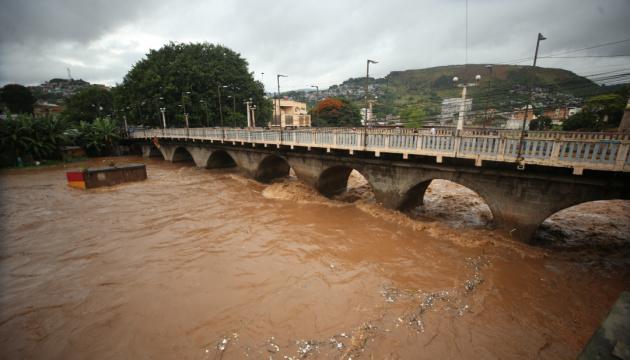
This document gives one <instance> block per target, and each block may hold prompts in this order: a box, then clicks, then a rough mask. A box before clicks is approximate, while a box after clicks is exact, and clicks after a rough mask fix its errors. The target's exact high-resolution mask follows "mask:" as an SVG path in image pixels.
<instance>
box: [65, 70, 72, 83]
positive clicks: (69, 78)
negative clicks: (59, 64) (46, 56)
mask: <svg viewBox="0 0 630 360" xmlns="http://www.w3.org/2000/svg"><path fill="white" fill-rule="evenodd" d="M66 70H68V80H72V73H71V72H70V68H69V67H67V68H66Z"/></svg>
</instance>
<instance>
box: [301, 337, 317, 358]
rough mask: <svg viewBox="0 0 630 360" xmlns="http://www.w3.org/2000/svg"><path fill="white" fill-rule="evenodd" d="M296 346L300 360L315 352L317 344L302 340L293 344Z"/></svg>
mask: <svg viewBox="0 0 630 360" xmlns="http://www.w3.org/2000/svg"><path fill="white" fill-rule="evenodd" d="M295 344H296V345H297V346H298V355H299V356H300V358H301V359H304V358H306V357H307V356H309V355H311V354H312V353H313V352H315V351H317V350H318V348H319V344H318V343H317V342H316V341H313V340H302V341H297V342H296V343H295Z"/></svg>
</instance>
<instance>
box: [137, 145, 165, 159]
mask: <svg viewBox="0 0 630 360" xmlns="http://www.w3.org/2000/svg"><path fill="white" fill-rule="evenodd" d="M141 148H142V157H145V158H150V157H162V153H161V152H160V150H158V148H157V147H155V145H153V144H143V145H142V146H141Z"/></svg>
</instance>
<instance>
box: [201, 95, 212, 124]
mask: <svg viewBox="0 0 630 360" xmlns="http://www.w3.org/2000/svg"><path fill="white" fill-rule="evenodd" d="M199 103H200V104H203V107H204V110H205V111H204V115H205V118H206V127H210V123H209V122H208V104H207V103H206V102H205V101H204V100H199Z"/></svg>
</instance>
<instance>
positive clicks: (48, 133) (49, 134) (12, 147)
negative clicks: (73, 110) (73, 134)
mask: <svg viewBox="0 0 630 360" xmlns="http://www.w3.org/2000/svg"><path fill="white" fill-rule="evenodd" d="M67 130H68V124H67V123H66V122H65V121H64V120H63V119H60V118H57V117H51V116H44V117H32V116H30V115H26V114H22V115H19V116H17V117H15V118H8V119H6V120H3V121H0V154H2V162H3V164H5V165H7V164H9V165H13V164H14V163H15V159H16V157H18V156H20V157H25V156H29V157H31V156H32V157H33V158H35V159H53V158H57V157H59V147H60V146H62V145H67V144H68V143H70V142H71V138H70V136H69V135H68V133H67Z"/></svg>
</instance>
